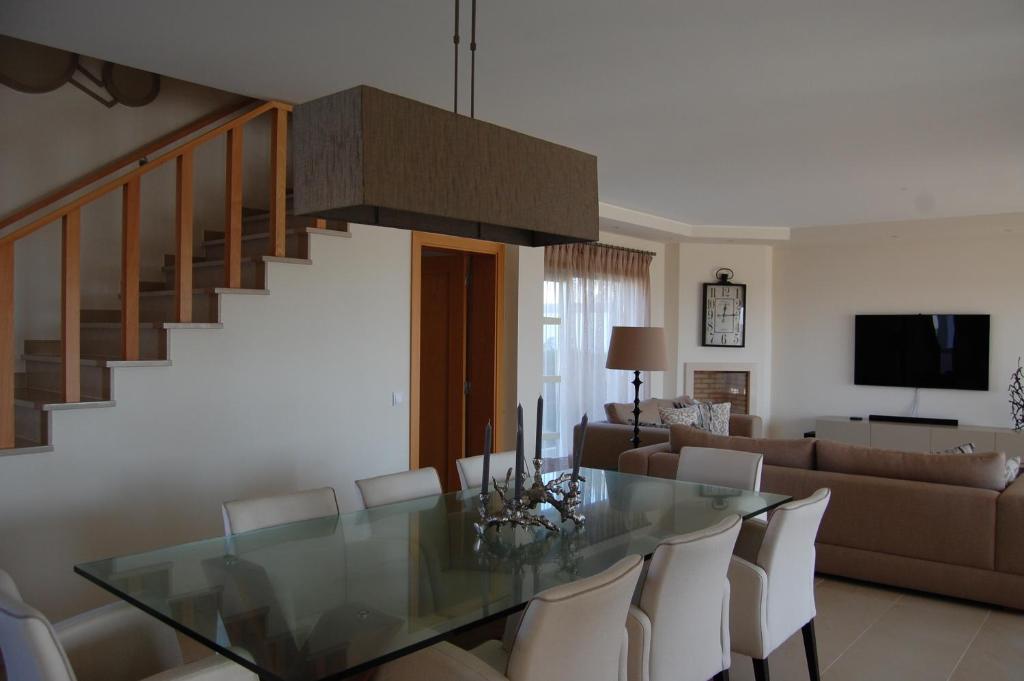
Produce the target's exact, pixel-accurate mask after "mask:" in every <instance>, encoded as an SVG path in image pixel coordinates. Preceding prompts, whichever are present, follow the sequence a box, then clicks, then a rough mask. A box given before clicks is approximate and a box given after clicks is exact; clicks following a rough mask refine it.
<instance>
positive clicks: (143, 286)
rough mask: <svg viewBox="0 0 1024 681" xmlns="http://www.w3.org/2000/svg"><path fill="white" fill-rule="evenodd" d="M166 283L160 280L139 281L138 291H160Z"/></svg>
mask: <svg viewBox="0 0 1024 681" xmlns="http://www.w3.org/2000/svg"><path fill="white" fill-rule="evenodd" d="M165 287H166V285H165V284H164V282H162V281H140V282H139V290H140V291H162V290H163V289H164V288H165Z"/></svg>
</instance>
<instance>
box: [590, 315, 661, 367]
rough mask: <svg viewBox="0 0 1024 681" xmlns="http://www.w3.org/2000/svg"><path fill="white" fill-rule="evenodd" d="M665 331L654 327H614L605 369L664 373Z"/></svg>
mask: <svg viewBox="0 0 1024 681" xmlns="http://www.w3.org/2000/svg"><path fill="white" fill-rule="evenodd" d="M666 354H667V353H666V352H665V329H662V328H660V327H656V326H614V327H612V340H611V343H609V345H608V361H607V362H605V368H607V369H625V370H627V371H664V370H665V369H666V368H667V367H666V364H667V361H666V359H665V357H666Z"/></svg>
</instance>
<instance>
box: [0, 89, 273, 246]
mask: <svg viewBox="0 0 1024 681" xmlns="http://www.w3.org/2000/svg"><path fill="white" fill-rule="evenodd" d="M273 109H283V110H284V111H291V110H292V106H291V105H290V104H285V103H284V102H275V101H271V102H264V103H263V104H260V105H259V106H256V107H255V108H253V109H251V110H249V111H247V112H246V113H244V114H242V115H240V116H237V117H235V118H232V119H231V120H230V121H228V122H226V123H224V124H222V125H219V126H217V127H216V128H214V129H213V130H209V131H207V132H205V133H203V134H202V135H200V136H199V137H196V138H195V139H192V140H189V141H188V142H185V143H184V144H182V145H180V146H178V147H175V148H174V149H172V150H170V151H168V152H166V153H164V154H161V155H160V156H158V157H157V158H156V159H154V160H152V161H150V162H149V163H147V164H146V165H144V166H139V167H138V168H136V169H135V170H132V171H131V172H128V173H125V174H124V175H119V176H118V177H116V178H114V179H113V180H111V181H110V182H107V183H106V184H104V185H101V186H99V187H97V188H96V189H93V190H92V191H91V192H89V193H87V194H83V195H82V196H80V197H78V198H77V199H75V200H73V201H70V202H68V203H66V204H64V205H63V206H61V207H60V208H57V209H55V210H52V211H50V212H49V213H47V214H46V215H43V216H42V217H41V218H37V219H36V220H33V221H32V222H30V223H28V224H27V225H25V226H23V227H19V228H18V229H16V230H14V231H12V232H9V233H7V234H4V235H2V236H0V246H2V245H4V244H7V243H10V242H12V241H17V240H19V239H23V238H25V237H26V236H28V235H29V234H32V233H33V232H35V231H37V230H39V229H40V228H42V227H45V226H46V225H48V224H50V223H51V222H56V221H57V220H59V219H61V218H62V217H64V215H66V214H67V213H69V212H70V211H72V210H74V209H75V208H81V207H82V206H84V205H86V204H88V203H92V202H93V201H95V200H96V199H98V198H100V197H101V196H104V195H106V194H109V193H110V192H112V191H115V190H117V189H120V188H121V187H123V186H124V185H126V184H128V183H129V182H131V181H132V180H135V179H137V178H139V177H141V176H143V175H145V174H147V173H149V172H152V171H154V170H156V169H157V168H159V167H161V166H162V165H164V164H165V163H167V162H169V161H173V160H174V159H176V158H177V157H178V156H181V155H182V154H183V153H185V152H186V151H189V150H191V149H195V148H196V147H198V146H199V145H201V144H203V143H205V142H209V141H210V140H212V139H215V138H217V137H219V136H221V135H223V134H225V133H226V132H228V131H229V130H234V129H236V128H239V127H241V126H242V125H245V124H246V123H248V122H249V121H251V120H252V119H254V118H258V117H259V116H262V115H263V114H265V113H266V112H268V111H271V110H273Z"/></svg>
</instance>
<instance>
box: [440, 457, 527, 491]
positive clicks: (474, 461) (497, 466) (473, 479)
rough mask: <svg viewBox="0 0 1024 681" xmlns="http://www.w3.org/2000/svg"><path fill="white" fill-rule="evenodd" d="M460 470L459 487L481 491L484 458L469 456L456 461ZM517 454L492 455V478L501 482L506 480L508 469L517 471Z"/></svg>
mask: <svg viewBox="0 0 1024 681" xmlns="http://www.w3.org/2000/svg"><path fill="white" fill-rule="evenodd" d="M455 466H456V467H457V468H458V469H459V487H460V488H461V489H480V487H481V486H482V485H483V481H482V480H481V478H483V475H484V457H483V456H467V457H464V458H462V459H458V460H456V461H455ZM515 467H516V453H515V452H495V453H494V454H491V477H492V478H496V479H497V480H499V481H503V480H504V479H505V473H507V472H508V469H510V468H511V469H513V470H515Z"/></svg>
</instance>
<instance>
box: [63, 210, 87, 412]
mask: <svg viewBox="0 0 1024 681" xmlns="http://www.w3.org/2000/svg"><path fill="white" fill-rule="evenodd" d="M80 232H81V213H80V211H79V209H78V208H75V209H74V210H72V211H71V212H70V213H68V214H67V215H65V216H64V217H63V218H62V219H61V246H60V289H61V296H60V348H61V350H60V354H61V366H62V370H63V386H64V396H63V399H64V401H65V402H80V401H81V400H82V340H81V334H82V328H81V305H82V293H81V267H80V261H81V258H80V253H81V247H80V243H81V239H80Z"/></svg>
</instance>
